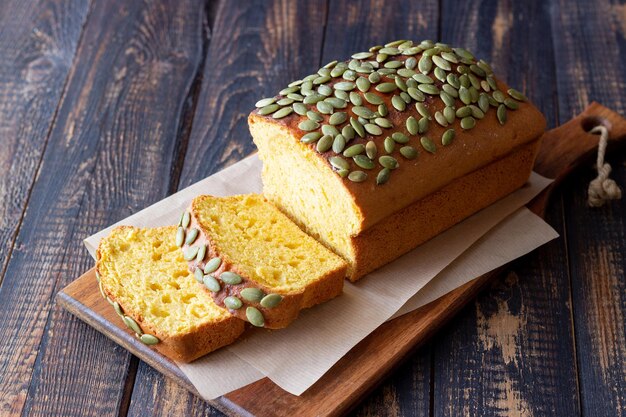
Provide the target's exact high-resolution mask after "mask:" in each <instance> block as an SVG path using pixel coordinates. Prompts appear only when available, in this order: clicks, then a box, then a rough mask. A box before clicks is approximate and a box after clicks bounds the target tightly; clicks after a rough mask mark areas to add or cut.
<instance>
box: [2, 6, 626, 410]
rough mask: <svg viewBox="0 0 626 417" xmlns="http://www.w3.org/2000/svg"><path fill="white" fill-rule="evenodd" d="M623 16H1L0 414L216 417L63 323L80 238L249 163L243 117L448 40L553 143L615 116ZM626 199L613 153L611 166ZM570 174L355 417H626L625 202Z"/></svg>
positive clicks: (621, 86) (620, 96) (171, 11)
mask: <svg viewBox="0 0 626 417" xmlns="http://www.w3.org/2000/svg"><path fill="white" fill-rule="evenodd" d="M625 37H626V5H625V4H624V3H623V2H620V1H619V0H600V1H596V2H592V1H588V0H578V1H569V0H550V1H548V0H534V1H513V0H498V1H496V0H494V1H487V0H484V1H471V2H469V1H468V2H456V1H448V0H441V1H437V0H424V1H419V2H418V1H412V2H393V1H389V0H387V1H369V2H368V1H362V2H357V1H349V2H348V1H343V2H342V1H334V0H328V1H327V0H322V1H318V0H311V1H299V2H295V1H289V0H285V1H254V2H253V1H244V0H242V1H233V0H228V1H226V0H222V1H208V2H207V3H203V2H202V1H200V0H171V1H145V2H142V1H135V0H133V1H128V0H106V1H95V0H30V1H25V0H5V1H2V2H1V3H0V144H1V149H0V202H1V204H0V280H1V287H0V414H1V415H3V416H4V415H11V416H13V415H15V416H17V415H24V416H26V415H28V416H31V415H32V416H35V415H38V416H49V415H62V416H83V415H93V416H99V417H100V416H113V415H120V416H126V415H131V416H135V415H137V416H144V415H148V414H150V415H163V416H169V415H197V416H200V415H220V413H219V412H218V411H215V410H213V409H211V407H210V406H209V405H208V404H206V403H205V402H203V401H202V400H200V399H198V398H196V397H194V396H192V395H191V394H189V393H187V392H186V391H185V390H184V389H182V388H180V387H178V386H177V385H175V384H174V383H172V382H170V381H168V380H167V379H165V378H164V377H163V376H161V375H160V374H159V373H157V372H155V371H154V370H152V369H151V368H150V367H148V366H147V365H145V364H144V363H143V362H140V361H138V360H137V359H136V358H134V357H132V356H131V355H130V354H129V353H127V352H126V351H124V350H123V349H121V348H120V347H118V346H116V345H115V344H114V343H113V342H111V341H109V340H108V339H106V338H105V337H104V336H102V335H101V334H99V333H97V332H96V331H94V330H92V329H91V328H89V327H88V326H87V325H85V324H83V323H82V322H80V321H78V320H77V319H75V318H74V317H72V316H70V315H69V314H68V313H66V312H64V311H63V310H61V309H60V308H59V307H58V306H57V305H55V302H54V296H55V294H56V293H57V292H58V291H59V290H60V289H61V288H62V287H64V286H65V285H67V284H68V283H69V282H70V281H72V280H73V279H75V278H76V277H77V276H79V275H80V274H81V273H82V272H84V271H85V270H87V269H88V268H89V267H90V266H91V265H92V263H93V261H92V259H91V258H90V257H89V255H88V254H87V252H86V250H85V249H84V248H83V245H82V239H83V238H85V237H86V236H88V235H90V234H91V233H93V232H95V231H97V230H99V229H101V228H103V227H104V226H107V225H109V224H111V223H113V222H115V221H117V220H119V219H121V218H123V217H126V216H128V215H130V214H131V213H134V212H136V211H138V210H139V209H141V208H143V207H145V206H147V205H149V204H151V203H153V202H155V201H158V200H159V199H161V198H163V197H165V196H167V195H168V194H170V193H172V192H174V191H176V190H177V189H180V188H181V187H185V186H187V185H189V184H191V183H193V182H195V181H197V180H199V179H201V178H204V177H206V176H208V175H210V174H212V173H214V172H216V171H218V170H220V169H222V168H223V167H225V166H227V165H229V164H232V163H234V162H236V161H238V160H240V159H242V158H243V157H245V156H247V155H249V154H250V153H252V152H254V146H253V144H252V142H251V140H250V135H249V133H248V129H247V125H246V116H247V114H248V112H249V111H250V110H251V109H252V108H253V104H254V103H255V101H256V100H257V99H258V98H260V97H264V96H268V95H271V94H273V93H274V92H276V91H278V89H279V87H282V86H284V84H286V82H287V81H288V80H292V79H296V78H298V77H300V76H303V75H306V74H308V73H309V72H310V71H311V70H312V69H315V68H318V66H320V65H321V64H323V63H325V62H327V61H331V60H333V59H336V58H345V57H347V56H348V55H349V54H350V52H354V51H357V50H362V49H364V48H366V47H368V46H371V45H374V44H379V43H384V42H386V41H390V40H395V39H397V38H407V39H414V40H421V39H424V38H431V39H439V40H442V41H444V42H449V43H452V44H456V45H460V46H466V47H468V48H470V49H472V50H474V51H475V52H476V53H477V55H478V56H480V57H482V58H485V59H487V60H488V61H491V62H492V63H493V66H494V68H495V69H496V73H497V74H499V75H500V76H501V77H502V78H503V79H505V80H507V81H508V82H509V83H510V84H512V85H513V86H516V87H517V88H519V89H520V90H523V91H525V92H526V93H527V94H528V95H529V96H530V97H531V99H532V100H533V101H534V102H535V103H536V104H537V105H538V107H539V108H540V109H541V110H542V111H543V112H544V114H545V115H546V117H547V119H548V124H549V127H554V126H556V125H558V124H559V123H563V122H565V121H567V120H568V119H570V118H571V117H573V116H574V115H576V114H577V113H578V112H580V111H581V110H582V109H583V108H584V107H585V106H586V105H587V104H588V103H589V102H590V101H592V100H596V101H599V102H600V103H602V104H604V105H606V106H607V107H610V108H612V109H613V110H615V111H617V112H618V113H621V114H625V113H626V98H625V93H626V84H625V83H626V65H625V64H626V40H625ZM608 160H609V162H611V163H612V165H613V167H614V174H613V177H614V178H615V179H616V180H617V181H618V182H619V183H621V184H622V185H623V184H626V167H625V160H626V155H625V154H624V153H623V152H622V153H617V154H612V155H610V156H609V158H608ZM593 176H594V173H593V171H592V170H591V168H589V169H584V170H582V171H579V172H577V174H576V175H575V177H574V178H572V179H571V180H569V181H568V182H566V183H565V184H564V185H563V186H562V187H561V189H560V192H558V193H557V197H556V198H554V199H553V202H552V204H551V205H550V208H549V213H548V220H549V222H550V223H551V224H552V225H553V226H554V227H555V228H556V229H557V230H558V231H559V233H561V235H562V237H561V238H560V239H558V240H556V241H554V242H552V243H550V244H548V245H546V246H545V247H542V248H541V249H539V250H537V251H535V252H534V253H533V254H531V255H529V256H526V257H524V258H522V259H520V260H518V261H516V262H515V263H514V264H513V266H512V268H511V270H510V272H509V273H508V274H507V275H506V276H505V277H503V278H502V279H500V280H498V281H497V282H496V283H495V284H494V285H493V286H492V287H491V288H490V289H488V290H487V291H486V292H485V293H483V294H482V295H481V296H480V297H479V298H478V299H477V300H476V302H474V303H472V304H471V305H469V306H468V307H467V308H465V309H464V310H463V311H462V313H461V314H459V315H458V317H457V318H456V319H455V320H454V321H453V322H452V323H451V324H449V325H448V326H447V327H446V328H444V329H443V330H441V331H440V332H439V333H438V335H437V336H436V337H435V338H434V339H433V340H432V341H431V342H430V343H429V344H427V345H426V346H424V347H423V348H421V349H420V350H419V351H417V352H416V353H415V354H414V355H413V357H412V358H411V359H410V360H409V361H408V362H407V363H405V364H404V366H402V367H401V368H400V369H399V370H398V371H397V372H396V373H395V374H394V375H393V376H391V377H390V378H389V379H387V380H386V381H385V383H384V384H383V385H382V386H381V387H380V388H378V389H377V390H376V391H375V392H373V393H372V394H371V395H370V396H369V398H368V399H367V400H366V401H364V402H363V403H362V404H361V405H359V406H358V408H357V409H356V410H355V414H356V415H363V416H365V415H375V416H378V415H406V416H414V415H417V416H430V415H436V416H459V415H488V416H507V415H512V416H522V415H523V416H543V415H546V416H576V415H585V416H616V415H621V416H626V324H625V317H626V278H625V272H624V271H625V269H626V238H625V236H624V235H625V229H626V199H624V200H622V201H619V202H613V203H611V204H610V205H608V206H606V207H604V208H601V209H589V208H588V207H587V206H586V205H585V194H586V186H587V184H588V182H589V181H590V180H591V179H592V178H593Z"/></svg>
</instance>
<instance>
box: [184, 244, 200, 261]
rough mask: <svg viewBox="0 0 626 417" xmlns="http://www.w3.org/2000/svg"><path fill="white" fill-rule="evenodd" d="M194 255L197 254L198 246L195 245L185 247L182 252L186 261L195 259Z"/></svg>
mask: <svg viewBox="0 0 626 417" xmlns="http://www.w3.org/2000/svg"><path fill="white" fill-rule="evenodd" d="M196 256H198V247H197V246H191V247H189V248H187V250H185V251H184V252H183V258H184V259H185V260H186V261H191V260H192V259H195V257H196Z"/></svg>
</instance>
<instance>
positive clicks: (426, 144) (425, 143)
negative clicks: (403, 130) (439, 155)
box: [420, 136, 437, 153]
mask: <svg viewBox="0 0 626 417" xmlns="http://www.w3.org/2000/svg"><path fill="white" fill-rule="evenodd" d="M420 144H421V145H422V147H423V148H424V149H425V150H426V151H428V152H430V153H435V151H436V150H437V147H436V146H435V144H434V143H433V141H432V140H430V138H428V137H427V136H422V137H421V138H420Z"/></svg>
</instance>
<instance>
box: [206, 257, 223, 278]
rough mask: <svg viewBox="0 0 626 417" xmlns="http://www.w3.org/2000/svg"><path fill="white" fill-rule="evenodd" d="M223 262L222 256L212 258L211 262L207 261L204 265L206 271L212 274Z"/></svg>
mask: <svg viewBox="0 0 626 417" xmlns="http://www.w3.org/2000/svg"><path fill="white" fill-rule="evenodd" d="M221 264H222V259H221V258H218V257H215V258H211V259H210V260H209V262H207V263H206V265H204V273H205V274H211V273H213V272H215V271H217V269H218V268H219V267H220V265H221Z"/></svg>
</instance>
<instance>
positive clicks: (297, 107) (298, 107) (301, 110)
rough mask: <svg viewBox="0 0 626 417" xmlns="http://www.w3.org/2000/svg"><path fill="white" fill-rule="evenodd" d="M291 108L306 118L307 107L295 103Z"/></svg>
mask: <svg viewBox="0 0 626 417" xmlns="http://www.w3.org/2000/svg"><path fill="white" fill-rule="evenodd" d="M291 107H292V108H293V111H295V112H296V113H297V114H299V115H300V116H304V115H305V114H306V112H307V108H306V106H305V105H304V104H302V103H293V105H292V106H291Z"/></svg>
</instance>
